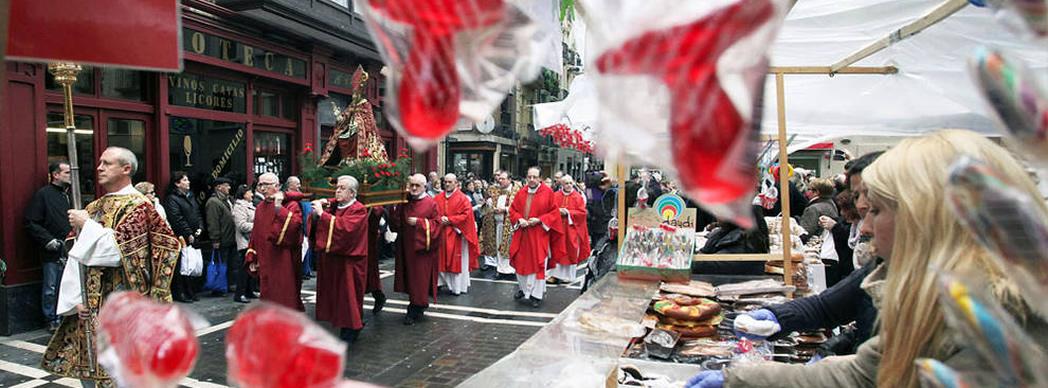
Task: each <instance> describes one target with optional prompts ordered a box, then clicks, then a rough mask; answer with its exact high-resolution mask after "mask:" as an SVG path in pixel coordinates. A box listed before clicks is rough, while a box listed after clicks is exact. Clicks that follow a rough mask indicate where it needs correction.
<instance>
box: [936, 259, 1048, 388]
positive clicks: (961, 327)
mask: <svg viewBox="0 0 1048 388" xmlns="http://www.w3.org/2000/svg"><path fill="white" fill-rule="evenodd" d="M939 272H940V273H941V275H940V277H939V295H940V298H939V300H940V303H941V305H942V306H943V315H944V316H945V317H946V322H947V324H948V325H949V326H950V327H951V328H953V329H954V330H956V331H957V332H958V333H959V334H960V336H961V339H960V341H961V342H962V343H965V344H969V345H971V346H972V347H974V348H976V349H977V350H978V351H979V353H980V354H981V355H982V356H983V359H985V360H986V361H987V362H988V363H989V364H990V365H991V366H992V367H993V370H994V371H995V372H996V373H997V377H998V379H999V380H1000V383H1001V385H1002V386H1010V387H1019V386H1044V384H1046V383H1048V381H1045V379H1046V378H1048V376H1046V375H1045V374H1044V371H1043V368H1044V366H1045V365H1048V360H1046V359H1045V355H1044V353H1042V352H1041V349H1040V348H1039V347H1038V345H1037V343H1036V342H1035V341H1034V340H1033V339H1032V338H1030V336H1028V335H1027V334H1026V333H1025V332H1024V331H1023V330H1022V328H1021V327H1020V326H1019V325H1018V324H1017V323H1016V322H1015V319H1014V318H1012V316H1011V315H1009V314H1008V313H1007V312H1006V311H1005V310H1004V309H1003V308H1002V307H1001V306H1000V305H999V304H998V303H997V301H996V300H994V299H991V298H988V297H986V296H985V294H984V293H983V292H982V291H981V290H980V289H978V288H976V286H973V285H975V284H978V283H976V282H973V281H971V280H969V279H963V280H962V278H961V277H958V276H956V275H953V274H950V273H948V272H946V271H939Z"/></svg>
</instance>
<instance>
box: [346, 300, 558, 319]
mask: <svg viewBox="0 0 1048 388" xmlns="http://www.w3.org/2000/svg"><path fill="white" fill-rule="evenodd" d="M364 301H366V302H374V301H375V299H374V298H372V297H370V296H365V297H364ZM386 302H388V303H392V304H399V305H405V306H406V305H408V304H410V302H408V301H406V300H398V299H392V298H390V299H386ZM429 307H430V308H438V309H444V310H457V311H470V312H476V313H485V314H490V315H515V316H519V317H533V318H550V319H553V318H556V317H557V314H551V313H537V312H530V311H510V310H496V309H486V308H481V307H469V306H458V305H452V304H437V303H433V304H430V305H429Z"/></svg>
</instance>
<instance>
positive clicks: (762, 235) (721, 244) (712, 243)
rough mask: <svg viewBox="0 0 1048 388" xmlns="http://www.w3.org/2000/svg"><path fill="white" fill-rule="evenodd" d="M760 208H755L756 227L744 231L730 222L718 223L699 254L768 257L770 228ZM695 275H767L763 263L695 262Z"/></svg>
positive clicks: (693, 268)
mask: <svg viewBox="0 0 1048 388" xmlns="http://www.w3.org/2000/svg"><path fill="white" fill-rule="evenodd" d="M762 214H763V212H762V210H761V209H760V207H759V206H754V208H753V221H754V227H753V228H750V229H748V230H747V229H742V228H739V227H738V226H737V225H735V224H733V223H730V222H720V223H717V224H716V225H717V226H716V227H715V228H714V229H713V231H712V232H710V234H709V237H708V238H707V240H706V245H705V246H703V247H702V249H700V250H699V252H700V253H703V254H738V253H758V254H759V253H768V252H769V251H770V246H769V242H768V224H767V223H765V222H764V217H763V216H762ZM691 272H692V273H697V274H704V275H763V274H764V262H763V261H695V262H692V264H691Z"/></svg>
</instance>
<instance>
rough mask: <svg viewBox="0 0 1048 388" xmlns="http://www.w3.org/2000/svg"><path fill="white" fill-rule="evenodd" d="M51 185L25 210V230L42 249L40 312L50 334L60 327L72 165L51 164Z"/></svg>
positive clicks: (44, 188)
mask: <svg viewBox="0 0 1048 388" xmlns="http://www.w3.org/2000/svg"><path fill="white" fill-rule="evenodd" d="M47 171H48V173H49V176H48V178H49V180H50V183H49V184H48V185H47V186H44V187H42V188H41V189H40V190H37V192H36V194H34V195H33V199H32V200H30V201H29V205H28V206H26V208H25V228H26V231H27V232H28V233H29V236H30V237H32V239H33V241H34V242H35V243H36V245H37V247H39V248H43V249H41V250H40V251H39V252H40V259H41V264H42V269H43V273H44V279H43V280H44V281H43V285H42V291H41V298H40V299H41V308H42V309H43V313H44V319H45V320H46V321H47V329H48V331H51V332H54V331H55V330H57V329H58V325H59V323H61V322H62V321H61V317H59V316H58V315H57V314H56V312H55V306H56V303H57V302H58V284H59V282H60V281H61V280H62V268H63V267H64V265H63V259H64V258H65V245H64V244H63V241H65V238H66V236H68V235H69V230H70V226H69V214H68V212H69V209H70V203H69V194H68V192H67V191H68V190H69V180H70V175H69V163H66V162H52V163H51V164H50V165H49V166H48V169H47Z"/></svg>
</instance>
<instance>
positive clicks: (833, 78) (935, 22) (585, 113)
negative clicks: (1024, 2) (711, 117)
mask: <svg viewBox="0 0 1048 388" xmlns="http://www.w3.org/2000/svg"><path fill="white" fill-rule="evenodd" d="M887 3H888V1H886V0H880V1H865V0H862V1H859V0H845V1H821V0H815V1H807V2H799V3H797V4H796V5H795V6H794V7H793V9H792V10H791V11H790V14H789V15H788V16H787V18H786V22H785V24H784V25H783V27H782V29H781V32H780V34H779V37H778V40H777V41H776V43H775V45H774V46H773V48H772V49H771V58H772V60H771V63H772V65H773V66H772V67H770V68H769V77H768V79H767V81H766V87H765V89H766V90H768V91H769V93H765V94H764V104H763V106H764V107H771V106H775V107H776V109H775V110H772V109H764V111H763V115H764V120H763V126H762V133H763V134H764V135H765V136H767V137H769V138H774V139H777V144H778V145H777V146H776V148H778V149H777V153H778V160H779V162H780V163H781V164H784V165H785V164H788V153H789V152H790V151H792V150H794V149H800V148H804V147H806V146H807V145H810V144H812V143H814V142H819V141H823V140H825V139H828V138H839V137H841V136H849V135H882V136H900V135H919V134H922V133H926V132H930V131H933V130H936V129H940V128H950V127H962V128H968V129H972V130H975V131H978V132H982V133H986V134H988V135H990V134H999V133H1002V131H1001V130H1000V126H999V124H997V122H996V121H995V120H994V118H993V116H992V113H991V112H990V110H989V109H988V107H987V105H986V103H985V101H983V99H982V96H980V92H979V91H978V90H977V89H976V87H975V86H974V83H973V82H971V80H970V75H968V74H967V71H966V70H967V69H966V68H965V65H964V63H966V62H967V61H968V60H969V58H971V56H972V53H973V52H974V51H975V49H976V48H977V47H979V46H984V45H990V46H998V47H1006V48H1009V49H1012V50H1015V51H1016V52H1017V53H1018V54H1017V55H1018V56H1019V57H1020V58H1022V60H1024V61H1025V62H1026V63H1028V64H1031V66H1032V69H1033V71H1039V72H1042V73H1043V71H1044V70H1046V69H1048V50H1044V49H1043V47H1042V48H1040V49H1038V48H1036V47H1035V44H1036V43H1031V42H1025V41H1022V40H1016V39H1013V38H1012V37H1011V36H1009V33H1008V31H1006V30H1005V28H1004V27H1002V26H1001V25H999V24H997V23H995V22H994V20H993V18H994V16H993V14H992V12H989V11H988V10H986V9H978V8H974V7H967V2H965V1H953V0H948V1H944V2H942V3H940V4H931V5H929V4H928V2H926V1H892V2H891V4H890V5H889V4H887ZM918 32H919V33H920V36H919V37H917V38H913V39H908V38H910V37H911V36H914V35H915V34H917V33H918ZM838 75H839V76H840V77H837V76H838ZM787 76H790V77H789V78H790V84H789V87H787V82H786V79H787ZM579 89H580V90H583V91H585V90H589V89H587V88H579ZM572 90H573V91H575V90H576V88H575V87H574V86H573V88H572ZM771 90H774V91H775V93H774V94H772V93H770V91H771ZM589 93H591V94H593V92H592V91H591V92H589ZM575 106H581V107H582V108H573V107H575ZM592 109H594V108H593V107H591V106H589V105H581V104H578V103H577V100H573V99H571V98H570V96H569V99H568V100H566V101H565V102H564V103H560V104H558V105H547V106H546V107H541V108H540V107H538V106H537V107H536V125H537V126H539V125H542V120H553V121H557V120H560V119H562V118H563V117H568V118H570V119H572V121H576V120H578V121H584V120H593V121H596V116H597V115H596V113H594V112H592ZM787 112H789V115H787ZM773 115H774V116H773ZM787 116H788V117H789V119H787ZM540 118H541V119H542V120H540ZM787 128H788V129H789V133H790V134H791V135H796V139H795V140H794V141H792V142H789V141H787ZM666 137H667V138H668V134H666ZM598 143H599V140H598ZM625 159H626V158H625V156H624V154H613V155H611V157H610V158H609V160H614V161H615V162H616V163H615V164H613V167H612V168H611V169H610V171H609V175H610V176H612V177H613V178H614V179H617V180H618V183H619V187H620V188H624V187H625V183H626V180H627V179H628V173H627V172H628V164H627V163H625ZM779 173H780V175H779V182H781V185H782V186H781V187H780V192H781V193H782V195H783V196H784V198H783V199H782V202H783V217H782V218H781V223H780V224H779V225H778V227H777V230H778V231H779V233H781V240H780V244H781V250H780V252H777V253H775V254H769V255H739V256H736V255H732V256H724V255H712V256H705V255H696V256H695V257H694V260H721V261H723V260H761V261H766V260H772V259H775V258H779V259H780V260H781V262H782V266H783V269H782V270H783V275H784V277H783V278H782V279H783V280H782V281H781V282H778V281H776V280H774V279H764V280H762V282H764V283H745V284H741V285H739V284H735V285H729V286H728V288H727V289H735V290H737V292H738V294H737V295H734V297H732V296H731V295H727V294H724V293H719V292H717V291H718V290H719V288H718V287H717V286H724V285H726V284H730V283H734V282H735V281H738V280H740V279H732V280H730V281H726V280H725V279H711V278H710V277H702V276H692V277H691V279H690V280H691V282H690V283H688V285H687V286H685V287H684V288H679V287H674V286H670V287H665V286H664V285H665V284H668V283H661V282H659V281H658V280H643V281H642V280H626V279H622V278H620V277H608V278H605V279H603V280H602V281H601V282H599V283H598V284H597V286H596V287H594V289H593V290H592V291H591V292H590V293H587V294H585V295H583V297H581V298H580V299H579V300H578V301H576V303H575V304H573V305H572V306H571V307H569V309H568V310H566V311H565V313H564V314H562V315H561V316H559V317H558V318H557V319H556V320H555V321H554V322H553V323H552V324H551V325H550V327H547V328H545V329H543V330H542V331H540V332H539V333H538V334H536V336H535V337H533V338H532V339H531V340H529V341H528V343H526V344H525V345H524V346H522V347H521V348H520V349H518V351H517V352H515V353H513V354H511V355H510V356H507V357H506V358H504V359H503V360H501V361H500V362H498V363H496V364H495V365H493V366H492V367H491V368H489V369H487V370H485V371H483V372H481V373H480V374H478V375H476V376H474V378H472V379H470V380H468V381H467V382H466V383H465V384H464V385H463V386H478V387H479V386H492V385H495V384H497V385H499V386H517V385H524V384H525V382H526V383H527V385H535V384H544V385H550V386H604V385H605V384H606V385H607V386H616V384H623V383H624V381H627V380H630V379H633V380H638V379H640V380H643V379H642V378H641V377H638V376H637V375H636V373H634V372H633V371H632V369H631V371H624V370H623V368H622V367H623V366H624V365H627V364H633V365H636V366H637V368H636V369H639V375H642V376H650V375H652V374H661V375H664V376H667V377H668V378H669V380H671V381H676V382H677V383H678V384H679V382H680V381H682V380H681V378H682V377H680V376H686V375H687V374H688V373H694V372H697V371H698V370H701V369H718V368H720V367H722V366H723V365H724V364H725V363H727V362H729V361H727V360H734V362H739V361H740V356H742V362H745V357H747V356H748V354H749V353H750V352H756V354H757V356H756V358H758V359H775V360H777V361H783V362H805V361H807V360H808V359H809V358H810V356H811V355H812V353H813V352H814V347H815V346H817V344H818V343H820V342H821V341H825V339H826V333H805V334H795V335H793V336H792V337H791V338H790V339H787V340H783V341H780V342H775V343H765V344H763V345H761V346H758V349H756V350H754V349H749V348H747V346H749V345H746V342H744V341H738V339H737V338H734V335H733V334H732V332H731V330H730V328H731V327H732V325H733V324H734V322H732V320H733V319H734V318H735V317H736V316H737V315H738V313H739V312H742V311H747V310H748V309H753V308H758V307H760V306H764V305H767V304H774V303H782V302H785V301H786V300H788V298H789V297H792V292H791V291H793V289H794V288H793V287H791V284H793V283H794V280H795V279H794V278H793V276H789V274H791V273H793V270H792V268H791V267H792V266H793V263H794V261H793V260H792V258H793V256H795V255H793V252H792V251H794V250H795V249H796V247H795V246H794V244H792V243H791V242H792V240H793V238H792V236H791V235H793V234H796V232H795V230H794V228H792V227H791V225H790V209H789V205H788V203H789V197H788V195H789V190H788V188H787V186H786V182H787V181H788V177H787V174H788V171H787V169H780V171H779ZM618 201H619V202H618V212H619V213H618V219H619V220H626V217H627V214H626V205H627V204H626V201H625V196H624V195H619V196H618ZM625 224H626V223H625V222H624V221H620V225H625ZM628 232H629V231H628V230H627V228H625V227H620V228H619V230H618V233H619V235H618V241H619V242H620V244H628V242H627V240H628V238H627V233H628ZM625 251H626V250H623V252H625ZM780 255H781V256H780ZM802 256H803V255H802ZM674 280H679V279H674ZM704 280H705V281H706V283H703V281H704ZM776 285H777V286H779V287H781V288H775V289H773V290H771V291H772V292H771V294H767V293H761V292H760V291H768V290H762V287H764V286H776ZM707 288H712V292H711V293H710V292H707V293H705V294H704V293H703V291H701V290H704V289H707ZM598 290H599V291H598ZM696 290H699V291H696ZM680 291H685V292H684V293H683V294H682V293H681V292H680ZM629 292H638V293H639V294H632V295H631V294H629ZM688 292H692V293H693V294H692V295H688ZM611 295H614V297H611ZM740 295H745V296H740ZM754 295H756V296H754ZM704 298H707V299H704ZM711 301H712V302H713V303H715V305H716V306H718V307H717V309H719V312H718V313H715V314H711V313H709V312H708V311H710V310H709V309H704V308H702V306H712V305H711V304H710V303H711ZM693 306H699V307H696V308H692V307H693ZM605 309H607V311H614V312H615V313H614V314H612V315H608V316H607V319H606V320H604V322H605V323H606V326H603V327H602V326H596V325H592V323H591V322H592V318H593V315H592V314H594V313H599V312H601V311H606V310H605ZM682 310H684V311H689V314H691V313H692V312H693V313H694V314H691V316H690V318H693V319H687V318H689V317H682V316H679V315H675V314H676V313H677V312H680V311H682ZM583 317H585V318H583ZM612 317H613V318H612ZM682 318H683V319H682ZM587 322H589V323H587ZM636 324H640V325H641V326H643V327H644V328H645V330H644V333H643V334H642V335H639V336H633V337H632V338H624V337H627V336H632V335H634V334H636V333H639V332H640V331H639V330H637V329H636ZM583 327H585V328H586V329H588V330H591V331H590V332H589V333H587V334H580V333H579V332H578V331H573V330H577V329H578V328H583ZM697 327H704V329H701V330H696V329H695V328H697ZM710 327H713V328H715V329H713V330H710V329H709V328H710ZM602 331H603V333H604V334H603V338H605V339H606V341H607V342H603V343H602V344H601V345H600V346H595V345H593V344H592V343H590V342H587V341H588V340H578V339H577V338H578V337H574V336H572V335H566V334H565V333H574V334H573V335H579V336H583V335H590V336H593V335H594V333H596V332H602ZM612 333H614V334H612ZM685 335H687V336H690V337H692V338H688V339H684V340H682V337H686V336H685ZM695 337H701V338H695ZM591 338H596V337H591ZM536 345H541V346H540V347H536ZM615 348H619V350H621V351H620V352H614V351H613V350H614V349H615ZM594 349H599V351H592V352H591V350H594ZM531 367H534V368H531ZM627 369H630V368H627ZM507 381H508V382H510V383H509V384H507ZM634 382H636V381H634ZM637 385H645V384H644V383H639V384H637ZM649 386H660V385H657V384H655V383H652V384H649ZM667 386H672V385H667Z"/></svg>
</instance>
